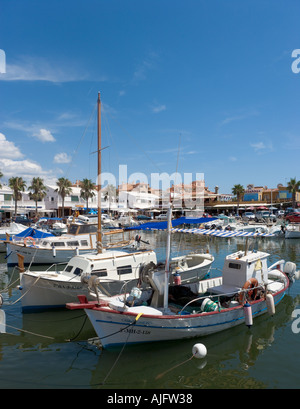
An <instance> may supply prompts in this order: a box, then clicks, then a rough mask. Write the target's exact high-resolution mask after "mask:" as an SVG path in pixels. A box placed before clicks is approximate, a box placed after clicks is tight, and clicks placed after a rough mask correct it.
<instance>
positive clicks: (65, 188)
mask: <svg viewBox="0 0 300 409" xmlns="http://www.w3.org/2000/svg"><path fill="white" fill-rule="evenodd" d="M56 185H57V186H58V188H57V189H55V192H58V194H59V195H60V196H61V200H62V217H64V215H65V197H66V196H68V195H70V194H71V193H72V183H71V182H70V181H69V179H66V178H59V179H58V181H57V182H56Z"/></svg>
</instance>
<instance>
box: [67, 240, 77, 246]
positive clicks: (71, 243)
mask: <svg viewBox="0 0 300 409" xmlns="http://www.w3.org/2000/svg"><path fill="white" fill-rule="evenodd" d="M67 245H68V246H79V242H78V241H68V243H67Z"/></svg>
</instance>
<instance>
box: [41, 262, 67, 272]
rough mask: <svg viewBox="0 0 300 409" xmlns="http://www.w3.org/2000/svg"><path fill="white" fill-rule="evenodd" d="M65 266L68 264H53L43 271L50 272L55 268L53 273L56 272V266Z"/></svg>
mask: <svg viewBox="0 0 300 409" xmlns="http://www.w3.org/2000/svg"><path fill="white" fill-rule="evenodd" d="M66 264H68V263H67V262H64V263H54V264H51V266H49V267H48V268H47V269H46V270H45V271H50V270H51V268H53V267H54V268H55V270H54V271H55V272H57V268H58V266H62V265H64V266H65V265H66Z"/></svg>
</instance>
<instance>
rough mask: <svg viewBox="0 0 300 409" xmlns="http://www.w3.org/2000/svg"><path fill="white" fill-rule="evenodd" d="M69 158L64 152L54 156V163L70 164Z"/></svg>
mask: <svg viewBox="0 0 300 409" xmlns="http://www.w3.org/2000/svg"><path fill="white" fill-rule="evenodd" d="M71 159H72V158H71V157H70V156H68V155H67V154H66V153H65V152H61V153H58V154H56V155H55V156H54V160H53V161H54V163H70V162H71Z"/></svg>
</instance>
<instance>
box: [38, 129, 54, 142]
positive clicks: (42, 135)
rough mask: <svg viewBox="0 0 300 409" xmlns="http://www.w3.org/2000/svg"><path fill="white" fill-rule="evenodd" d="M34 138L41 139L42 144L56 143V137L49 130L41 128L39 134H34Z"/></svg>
mask: <svg viewBox="0 0 300 409" xmlns="http://www.w3.org/2000/svg"><path fill="white" fill-rule="evenodd" d="M33 136H35V137H36V138H37V139H39V140H40V141H42V142H55V138H54V136H53V135H52V134H51V132H50V131H48V130H47V129H43V128H41V129H40V130H39V132H38V133H34V134H33Z"/></svg>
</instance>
